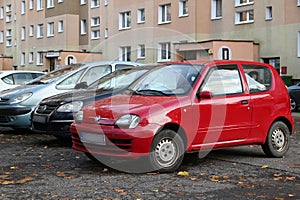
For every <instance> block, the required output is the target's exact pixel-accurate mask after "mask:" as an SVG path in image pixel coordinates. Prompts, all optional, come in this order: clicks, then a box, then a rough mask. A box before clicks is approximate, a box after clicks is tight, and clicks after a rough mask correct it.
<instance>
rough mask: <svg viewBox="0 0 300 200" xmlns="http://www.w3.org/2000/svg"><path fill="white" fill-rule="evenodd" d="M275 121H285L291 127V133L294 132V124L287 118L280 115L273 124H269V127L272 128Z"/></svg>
mask: <svg viewBox="0 0 300 200" xmlns="http://www.w3.org/2000/svg"><path fill="white" fill-rule="evenodd" d="M275 122H283V123H285V124H286V125H287V127H288V128H289V131H290V135H292V134H293V125H292V124H291V122H290V121H289V120H288V119H287V118H285V117H278V118H276V119H275V120H274V121H273V122H272V123H271V125H270V126H269V129H270V127H271V126H272V125H273V124H274V123H275Z"/></svg>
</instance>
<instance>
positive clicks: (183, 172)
mask: <svg viewBox="0 0 300 200" xmlns="http://www.w3.org/2000/svg"><path fill="white" fill-rule="evenodd" d="M177 175H178V176H188V175H189V172H187V171H181V172H178V173H177Z"/></svg>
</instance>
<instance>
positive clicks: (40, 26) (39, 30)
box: [36, 24, 44, 38]
mask: <svg viewBox="0 0 300 200" xmlns="http://www.w3.org/2000/svg"><path fill="white" fill-rule="evenodd" d="M36 31H37V32H36V36H37V38H42V37H44V33H43V24H38V25H37V30H36Z"/></svg>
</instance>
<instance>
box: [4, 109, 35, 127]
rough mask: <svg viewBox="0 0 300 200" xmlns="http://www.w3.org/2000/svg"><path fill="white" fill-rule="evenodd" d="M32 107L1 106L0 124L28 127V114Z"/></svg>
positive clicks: (29, 124)
mask: <svg viewBox="0 0 300 200" xmlns="http://www.w3.org/2000/svg"><path fill="white" fill-rule="evenodd" d="M33 109H34V107H30V106H27V107H26V106H24V107H23V106H12V105H9V106H1V107H0V126H7V127H13V128H30V126H31V122H30V116H31V112H32V111H33Z"/></svg>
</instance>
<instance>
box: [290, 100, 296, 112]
mask: <svg viewBox="0 0 300 200" xmlns="http://www.w3.org/2000/svg"><path fill="white" fill-rule="evenodd" d="M295 108H296V102H295V101H294V99H291V109H292V110H294V109H295Z"/></svg>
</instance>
